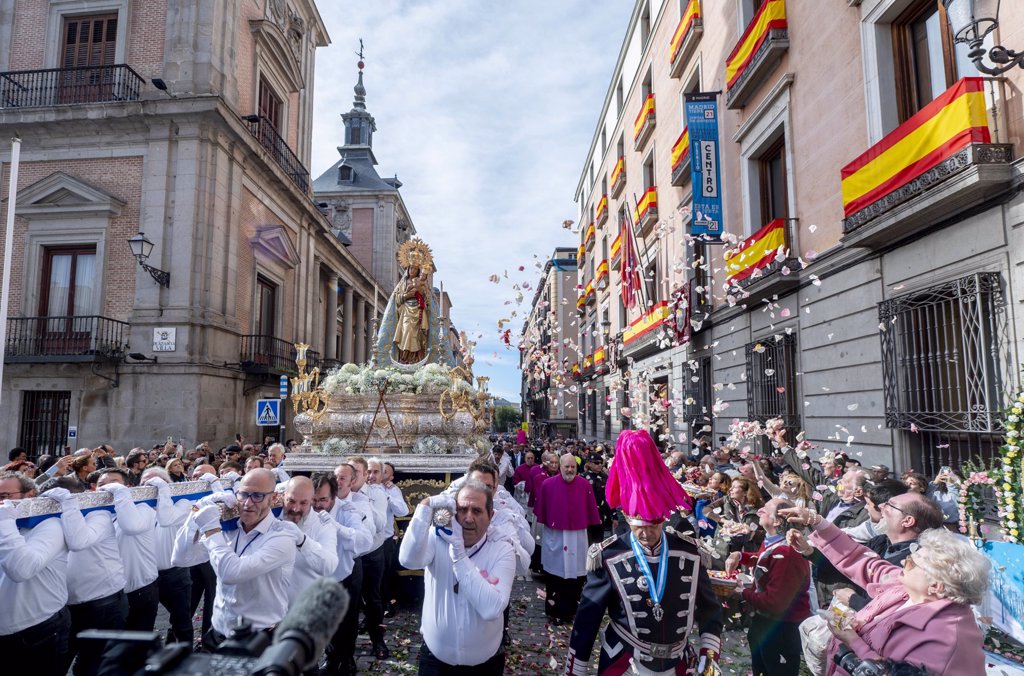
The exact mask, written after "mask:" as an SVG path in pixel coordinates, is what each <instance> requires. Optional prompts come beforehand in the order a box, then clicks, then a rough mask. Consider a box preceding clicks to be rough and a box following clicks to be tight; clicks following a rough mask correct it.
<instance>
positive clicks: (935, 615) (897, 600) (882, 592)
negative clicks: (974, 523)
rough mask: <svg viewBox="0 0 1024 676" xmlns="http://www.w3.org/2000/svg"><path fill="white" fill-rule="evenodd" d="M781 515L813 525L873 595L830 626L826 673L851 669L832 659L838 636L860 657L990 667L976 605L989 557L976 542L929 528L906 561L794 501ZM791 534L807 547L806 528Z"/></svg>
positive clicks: (822, 545)
mask: <svg viewBox="0 0 1024 676" xmlns="http://www.w3.org/2000/svg"><path fill="white" fill-rule="evenodd" d="M780 514H784V515H785V516H786V517H787V518H788V519H789V521H790V523H797V524H799V523H803V524H807V525H809V526H811V527H812V528H813V531H812V533H811V535H810V544H812V545H814V546H815V547H817V548H818V549H819V550H820V551H821V553H822V554H824V555H825V557H827V558H828V560H829V561H830V562H831V563H832V564H833V565H834V566H835V567H836V568H837V569H838V570H839V571H841V572H842V573H843V574H845V575H846V576H847V577H848V578H850V580H851V581H853V582H854V583H855V584H857V585H859V586H861V587H863V588H864V589H866V590H867V592H868V594H869V595H870V596H871V601H870V602H869V603H868V604H867V605H866V606H864V608H863V609H861V610H860V611H858V612H857V613H856V614H855V615H854V617H853V622H852V625H851V626H850V627H849V628H844V629H833V630H832V631H833V634H835V636H834V638H833V639H832V641H831V642H830V643H829V647H828V662H827V665H828V666H827V670H826V676H848V672H847V671H846V670H844V669H843V668H842V667H839V666H838V665H836V664H835V661H834V660H833V657H834V655H835V654H836V653H837V652H838V651H839V645H840V643H845V644H846V645H847V647H849V648H850V649H851V650H853V652H854V653H856V655H857V657H859V658H862V659H875V660H877V659H887V660H892V661H893V662H896V663H899V662H906V663H908V664H912V665H914V666H918V667H924V668H925V669H927V670H928V673H929V674H931V675H932V676H965V675H966V674H984V673H985V658H984V653H983V651H982V647H981V646H982V635H981V631H980V630H979V629H978V625H977V623H976V622H975V619H974V615H973V613H972V612H971V606H972V605H974V604H977V603H980V602H981V600H982V597H983V596H984V595H985V592H986V590H987V589H988V585H989V575H990V572H991V564H990V563H989V561H988V559H986V558H985V556H984V555H983V554H981V553H980V552H978V551H977V550H976V549H975V548H974V547H973V545H971V543H970V542H968V541H967V540H966V539H964V538H962V537H958V536H956V535H954V534H952V533H950V532H949V531H946V530H942V529H934V530H926V531H924V532H922V533H921V535H920V537H919V538H918V541H917V547H916V548H912V553H911V554H910V556H908V557H907V558H906V560H905V561H904V562H903V566H902V567H901V566H896V565H893V564H891V563H889V562H887V561H885V560H884V559H882V558H880V557H879V556H878V555H876V554H875V553H874V552H872V551H871V550H869V549H868V548H867V547H864V546H863V545H859V544H857V543H856V542H855V541H854V540H852V539H851V538H850V536H848V535H846V534H845V533H843V532H842V531H841V530H840V529H839V528H836V526H835V525H833V524H831V523H829V522H828V521H826V520H824V519H823V518H822V517H821V515H820V514H817V513H815V512H813V511H811V510H807V509H804V508H800V507H796V508H794V509H790V510H782V511H781V512H780ZM788 540H789V544H790V546H791V547H793V548H794V549H796V550H797V551H806V550H807V549H808V548H809V545H808V541H807V540H805V539H804V537H803V535H802V534H801V533H800V531H797V530H790V531H789V534H788Z"/></svg>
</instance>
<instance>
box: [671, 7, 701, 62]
mask: <svg viewBox="0 0 1024 676" xmlns="http://www.w3.org/2000/svg"><path fill="white" fill-rule="evenodd" d="M698 18H700V2H699V0H690V2H689V4H687V5H686V11H685V12H683V15H682V16H681V17H680V18H679V25H678V26H676V32H675V34H673V35H672V42H671V43H669V47H668V53H669V57H668V61H669V63H675V62H676V57H677V56H679V48H680V47H682V46H683V38H685V37H686V34H687V33H689V32H690V26H692V25H693V20H694V19H698Z"/></svg>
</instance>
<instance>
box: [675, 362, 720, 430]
mask: <svg viewBox="0 0 1024 676" xmlns="http://www.w3.org/2000/svg"><path fill="white" fill-rule="evenodd" d="M713 377H714V376H713V375H712V371H711V357H710V356H707V357H699V358H698V359H694V360H693V361H692V362H691V365H690V366H689V367H687V368H685V369H684V370H683V419H684V420H685V421H686V426H687V430H688V432H689V435H690V439H691V440H693V439H696V438H697V437H698V436H700V435H701V434H702V433H706V432H704V431H703V430H704V427H705V426H708V425H710V424H711V407H712V405H713V404H714V393H713V392H712V387H711V386H712V379H713ZM708 436H710V434H708Z"/></svg>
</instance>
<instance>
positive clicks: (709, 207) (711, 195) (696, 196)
mask: <svg viewBox="0 0 1024 676" xmlns="http://www.w3.org/2000/svg"><path fill="white" fill-rule="evenodd" d="M718 94H719V92H694V93H691V94H687V95H686V126H687V129H688V130H689V133H690V174H691V176H692V181H693V183H692V185H693V210H692V217H691V220H690V234H691V235H693V236H694V237H701V238H702V239H706V240H713V241H720V240H721V239H722V190H721V186H722V183H721V181H722V176H721V172H720V171H719V168H718Z"/></svg>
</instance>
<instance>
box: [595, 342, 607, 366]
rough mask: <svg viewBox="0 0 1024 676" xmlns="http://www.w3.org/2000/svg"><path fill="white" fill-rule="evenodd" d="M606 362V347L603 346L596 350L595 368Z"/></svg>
mask: <svg viewBox="0 0 1024 676" xmlns="http://www.w3.org/2000/svg"><path fill="white" fill-rule="evenodd" d="M604 360H605V356H604V346H603V345H602V346H601V347H599V348H597V349H596V350H594V366H597V365H598V364H603V363H604Z"/></svg>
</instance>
